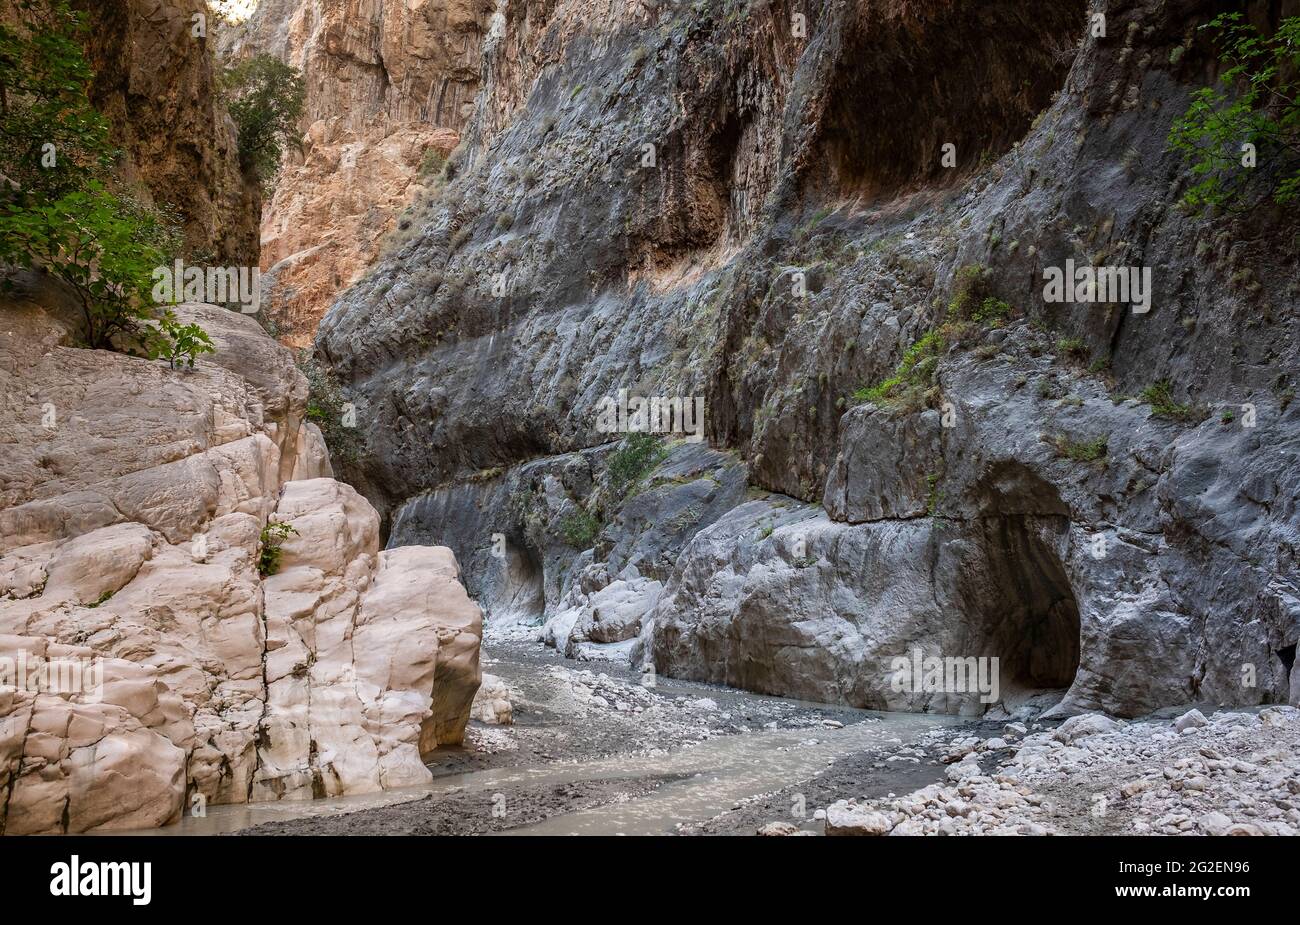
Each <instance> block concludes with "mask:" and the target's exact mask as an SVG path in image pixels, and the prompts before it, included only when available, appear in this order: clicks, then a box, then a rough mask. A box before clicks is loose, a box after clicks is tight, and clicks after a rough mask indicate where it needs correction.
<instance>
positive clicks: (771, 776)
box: [139, 645, 959, 835]
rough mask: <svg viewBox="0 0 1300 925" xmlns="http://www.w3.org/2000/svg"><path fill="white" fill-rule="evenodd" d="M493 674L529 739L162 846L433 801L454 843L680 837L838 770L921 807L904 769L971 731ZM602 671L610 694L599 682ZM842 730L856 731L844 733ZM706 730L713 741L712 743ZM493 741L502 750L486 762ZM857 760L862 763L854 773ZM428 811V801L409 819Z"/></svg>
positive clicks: (381, 819)
mask: <svg viewBox="0 0 1300 925" xmlns="http://www.w3.org/2000/svg"><path fill="white" fill-rule="evenodd" d="M485 661H486V662H487V663H488V666H487V670H489V671H491V672H493V673H495V674H497V675H499V676H501V677H503V678H505V679H506V680H507V682H508V683H509V684H510V686H511V689H512V692H513V696H514V697H515V725H513V726H508V727H479V726H478V725H477V724H474V727H472V728H471V730H470V736H469V740H470V745H469V747H467V748H465V749H460V750H457V749H451V750H445V751H446V752H447V753H446V754H443V753H441V752H440V754H439V756H438V757H437V758H436V759H435V764H434V766H433V768H432V769H433V771H434V774H435V775H437V776H435V778H434V780H433V781H432V782H431V783H430V784H428V785H425V786H421V787H415V788H408V789H404V790H394V791H388V792H385V793H379V794H368V795H363V796H353V797H344V798H335V799H324V800H308V801H281V802H278V803H256V804H251V805H247V804H244V805H227V806H209V807H207V812H206V815H205V816H204V817H202V818H196V817H193V816H191V815H189V814H188V813H187V815H186V817H185V818H184V819H183V821H181V822H180V823H179V824H177V825H174V826H169V827H167V828H166V829H162V830H153V831H157V832H161V833H165V834H169V835H213V834H221V833H226V832H234V831H238V830H241V829H247V828H250V827H253V826H258V825H262V824H265V823H276V824H278V825H275V826H273V827H272V831H281V832H294V833H298V832H301V833H317V832H319V833H322V834H323V833H331V834H332V833H340V834H343V833H348V832H350V831H353V830H355V829H356V828H358V827H359V826H360V825H361V824H363V823H364V822H365V821H366V820H370V821H371V823H372V827H371V828H369V829H367V830H368V831H374V830H375V829H376V828H378V830H379V831H383V832H389V831H403V830H409V827H410V824H412V821H413V820H416V819H418V818H421V816H420V814H421V813H422V812H427V810H428V805H429V804H428V798H430V797H431V798H432V799H433V801H435V803H436V804H437V805H438V806H439V807H440V812H441V813H442V816H443V817H444V820H446V819H448V818H449V819H450V820H451V821H450V822H449V823H448V822H444V826H443V828H441V829H440V830H439V831H444V832H445V831H448V829H450V831H451V832H461V831H463V832H486V831H501V830H506V831H508V832H510V833H511V834H530V835H531V834H536V835H556V834H592V835H610V834H625V835H641V834H667V833H671V832H673V831H675V830H676V827H677V825H678V824H679V823H700V822H703V821H705V820H708V819H711V818H713V817H714V816H716V815H718V814H719V813H723V812H726V811H728V810H730V809H732V807H734V806H735V805H736V804H737V803H740V802H741V801H744V800H747V799H749V798H752V797H756V796H759V795H760V794H771V793H772V792H773V791H778V790H783V789H784V790H787V791H788V790H789V789H790V788H795V789H796V790H802V787H801V782H805V781H810V779H812V778H814V776H818V775H819V774H821V772H825V771H827V768H828V766H830V765H832V764H833V763H837V762H841V763H840V764H839V768H841V769H846V768H848V767H850V766H852V767H854V769H855V770H854V771H853V773H843V771H841V774H840V776H841V779H842V780H841V783H842V784H843V785H844V786H846V787H849V788H851V789H850V792H849V793H848V794H846V795H857V794H861V793H862V792H863V791H864V790H865V789H871V790H875V791H880V792H882V793H883V792H885V791H886V790H890V789H897V790H898V791H899V792H906V791H908V790H910V789H913V788H914V787H915V786H919V785H920V784H918V783H917V780H916V776H917V772H918V770H919V769H918V768H917V766H916V765H915V763H912V762H911V760H910V759H908V760H904V761H895V762H889V761H887V759H888V757H889V756H890V755H891V754H893V753H894V752H896V751H898V750H900V749H905V748H906V747H907V746H909V745H911V744H912V743H914V742H916V741H917V739H918V738H919V737H923V736H924V735H925V734H926V733H929V732H930V731H932V730H935V729H938V728H940V727H952V726H956V725H958V724H959V721H958V720H956V719H955V718H950V717H936V716H922V715H915V714H900V713H874V712H868V711H861V710H850V709H846V708H843V707H829V706H826V705H824V704H808V703H803V702H800V701H793V700H783V699H781V698H773V697H764V696H761V695H757V694H752V693H747V692H743V691H735V690H729V689H726V688H718V687H714V686H709V685H700V684H695V683H693V682H684V681H675V680H672V679H662V681H661V684H660V686H659V687H658V688H657V689H656V691H655V693H654V698H653V699H652V700H648V701H647V700H643V701H641V702H642V703H643V704H645V707H646V709H647V712H646V713H645V714H644V715H643V716H633V715H630V714H628V713H623V714H618V713H616V712H614V710H613V708H612V707H611V708H610V709H608V710H603V709H602V710H593V708H592V707H591V705H590V702H589V701H587V702H583V701H581V700H575V699H574V694H573V687H572V685H573V683H574V682H577V683H580V684H581V683H586V684H592V683H595V684H598V685H604V688H603V689H604V692H605V693H606V694H608V695H609V697H610V699H617V698H618V697H620V696H624V695H626V694H627V692H629V691H631V690H632V688H633V687H634V686H635V685H637V684H638V679H637V676H635V675H633V674H632V673H631V672H628V671H624V670H620V669H617V668H614V667H612V666H604V665H601V666H593V665H591V664H589V663H575V662H571V661H568V660H566V659H563V658H560V657H558V656H556V655H555V654H554V653H553V652H550V651H549V650H539V649H538V648H537V647H535V646H532V645H528V646H515V645H496V646H493V647H492V652H491V655H490V656H488V657H486V658H485ZM592 672H595V673H599V674H600V677H601V678H602V679H604V680H603V681H593V680H592V678H591V673H592ZM606 672H607V673H608V675H607V674H605V673H606ZM610 685H613V688H612V690H611V688H610ZM620 685H622V686H620ZM701 697H708V698H709V700H710V701H712V702H716V704H717V706H716V707H713V708H711V710H710V711H707V712H704V713H700V712H698V711H692V710H691V709H689V703H690V702H692V701H694V700H696V699H697V698H701ZM728 718H729V719H728ZM828 723H829V724H830V725H827V724H828ZM840 723H842V724H843V726H842V728H833V727H834V725H837V724H840ZM706 728H707V729H710V730H711V733H710V735H711V737H704V738H703V739H702V740H697V739H696V736H697V735H698V733H699V730H702V729H706ZM476 736H478V737H479V739H478V742H479V747H478V749H477V750H476V748H475V745H474V742H475V739H476ZM484 742H488V743H492V742H495V743H496V747H487V748H486V750H484V748H485V746H484V745H483V743H484ZM503 743H504V744H503ZM866 754H870V755H871V759H870V764H866V765H862V770H864V771H865V772H866V773H858V765H856V764H854V762H862V760H863V756H864V755H866ZM850 756H852V758H853V761H850V762H844V759H846V758H850ZM828 773H829V772H828ZM590 782H601V783H600V785H599V790H600V792H601V793H602V794H604V796H603V797H601V799H600V800H599V801H598V802H597V804H596V805H589V806H588V805H576V804H573V805H566V804H564V803H563V802H562V801H560V802H558V803H556V804H555V805H554V806H550V805H549V804H548V808H547V809H546V810H545V812H540V811H538V812H533V813H529V812H516V810H517V809H518V808H519V807H521V806H525V805H526V804H527V803H528V802H529V801H532V804H533V805H532V808H533V809H534V810H536V809H537V800H538V794H543V795H544V796H543V798H544V799H545V798H546V797H545V795H547V794H550V793H552V792H553V788H564V787H565V786H566V785H570V784H579V783H582V784H584V788H588V789H589V784H590ZM647 782H648V783H649V786H647ZM821 782H822V786H821V787H819V788H814V789H815V790H816V791H817V792H818V795H819V796H818V798H813V797H812V796H811V794H810V801H809V808H808V812H809V813H811V812H812V810H813V809H814V808H815V807H817V806H820V805H825V801H826V800H829V799H830V795H833V793H834V792H832V794H828V792H827V787H826V786H825V785H826V783H827V781H826V778H825V777H824V776H823V777H821ZM926 782H928V781H926ZM835 792H837V791H835ZM785 798H786V795H782V797H781V799H783V800H784V799H785ZM416 801H423V802H422V803H421V805H420V806H418V807H417V806H415V805H412V806H410V807H406V808H404V807H403V804H407V803H410V804H415V803H416ZM497 804H499V805H500V807H501V809H502V811H503V818H501V819H500V820H497V819H493V820H492V823H491V825H490V826H488V827H485V826H484V824H483V823H484V814H485V813H489V812H493V810H494V808H495V806H496V805H497ZM764 811H766V810H764ZM376 820H378V825H377V826H374V825H373V823H374V822H375V821H376ZM746 825H748V820H747V821H746ZM417 831H418V830H417ZM749 831H751V832H752V831H753V828H749ZM139 834H151V832H142V833H139Z"/></svg>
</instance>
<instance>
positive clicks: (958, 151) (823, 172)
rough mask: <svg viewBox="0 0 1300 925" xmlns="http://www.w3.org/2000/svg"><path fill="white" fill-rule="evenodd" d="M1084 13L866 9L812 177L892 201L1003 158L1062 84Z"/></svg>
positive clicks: (1045, 8)
mask: <svg viewBox="0 0 1300 925" xmlns="http://www.w3.org/2000/svg"><path fill="white" fill-rule="evenodd" d="M1085 12H1086V4H1085V3H1084V2H1083V0H1047V2H1043V3H1034V4H1025V3H1016V2H1011V0H995V2H985V3H936V4H922V5H915V4H914V5H911V6H908V5H906V4H902V5H893V4H883V3H875V4H866V3H864V4H860V5H859V6H858V7H857V12H856V16H855V17H854V18H853V20H852V21H851V23H850V26H849V28H848V29H847V30H846V32H845V36H844V42H843V46H842V48H841V49H840V55H839V62H840V63H839V65H838V67H839V69H840V73H839V74H838V75H837V78H836V80H835V81H834V83H833V84H832V86H833V88H834V89H833V94H832V96H831V97H830V99H829V100H828V103H827V107H826V112H825V119H824V129H823V141H824V144H823V145H822V146H821V148H822V150H823V151H824V156H823V162H822V164H821V166H822V168H823V169H820V170H813V171H811V172H810V174H809V179H810V181H811V182H812V184H813V185H815V186H817V185H822V184H827V183H829V184H830V186H831V187H833V188H834V189H835V191H836V192H838V193H839V194H842V195H843V194H847V195H862V196H865V197H867V198H876V197H887V196H890V195H894V194H896V193H898V192H901V191H903V190H905V189H907V188H909V187H912V186H914V185H919V184H922V183H933V182H936V181H941V182H947V181H949V180H951V179H955V178H956V177H957V176H959V175H960V174H962V173H964V172H965V171H966V170H968V169H971V168H974V167H976V166H978V165H980V164H982V163H985V162H987V160H988V159H989V158H995V157H998V156H1000V155H1002V154H1003V153H1005V152H1006V151H1008V150H1009V149H1010V148H1011V146H1012V145H1013V144H1015V143H1016V142H1017V141H1018V140H1020V139H1021V138H1023V137H1024V135H1025V133H1026V131H1028V129H1029V127H1030V125H1031V123H1032V122H1033V120H1034V118H1035V116H1036V115H1037V114H1038V113H1039V112H1041V111H1042V110H1043V109H1044V108H1045V107H1047V105H1048V104H1049V103H1050V102H1051V100H1052V96H1053V94H1054V93H1056V92H1057V91H1058V90H1060V88H1061V86H1062V84H1063V83H1064V82H1065V77H1066V74H1067V73H1068V72H1069V69H1070V64H1071V61H1072V60H1073V57H1074V54H1075V53H1076V51H1077V43H1078V40H1079V38H1080V36H1081V35H1082V33H1083V30H1084V25H1085V22H1086V16H1085ZM947 145H950V146H951V147H950V148H945V146H947ZM945 154H946V155H948V158H949V160H948V161H947V162H945V161H944V155H945ZM953 168H955V169H953Z"/></svg>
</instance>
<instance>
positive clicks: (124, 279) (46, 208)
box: [0, 0, 180, 355]
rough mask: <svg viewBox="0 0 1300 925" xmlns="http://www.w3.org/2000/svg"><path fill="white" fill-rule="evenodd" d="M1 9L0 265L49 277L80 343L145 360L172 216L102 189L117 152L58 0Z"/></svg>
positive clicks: (170, 243) (112, 186)
mask: <svg viewBox="0 0 1300 925" xmlns="http://www.w3.org/2000/svg"><path fill="white" fill-rule="evenodd" d="M10 9H11V11H12V15H11V17H10V18H9V19H8V20H7V21H6V22H5V23H4V24H3V25H0V141H3V145H0V172H3V174H4V178H5V179H4V182H3V184H2V185H0V260H2V261H4V262H5V263H6V264H8V265H10V266H11V267H18V268H41V269H44V270H46V271H48V272H50V273H52V274H53V275H55V276H56V277H58V278H59V279H61V280H62V281H63V282H64V283H65V284H66V285H67V286H68V287H69V288H70V289H71V290H72V292H73V293H74V295H75V296H76V298H77V300H78V302H79V304H80V306H81V309H82V312H83V315H84V320H85V325H86V331H85V334H86V342H87V345H88V346H90V347H102V348H113V347H121V348H126V349H137V350H142V351H144V352H146V353H148V354H149V355H155V353H156V350H157V348H158V346H159V345H160V338H162V337H163V334H162V333H161V332H160V330H159V329H158V328H157V327H155V326H154V325H152V324H146V323H145V322H147V321H150V320H151V319H152V318H153V313H152V311H151V309H150V303H149V298H150V289H151V280H152V272H153V269H154V268H155V267H157V266H160V265H162V264H164V263H166V262H167V261H166V255H167V254H168V253H172V252H174V250H175V249H176V248H177V247H178V246H179V240H180V236H179V233H178V231H177V228H176V226H175V219H174V217H173V216H171V215H169V214H168V213H166V212H165V211H163V210H161V209H158V208H155V207H151V206H146V205H144V204H143V203H141V202H140V201H138V200H137V199H136V198H135V197H133V196H131V195H130V194H128V193H127V192H125V191H123V190H122V189H120V185H118V184H116V183H115V182H114V179H113V175H112V171H111V168H112V164H113V161H114V158H115V156H116V153H117V152H116V151H115V150H114V149H113V146H112V144H111V143H110V141H109V134H108V124H107V122H106V121H105V120H104V118H103V116H102V115H101V114H100V113H99V112H97V111H96V110H95V108H94V107H93V106H92V105H91V103H90V98H89V95H88V91H89V87H90V83H91V80H92V78H93V77H94V74H93V72H92V71H91V68H90V65H89V64H88V63H87V61H86V58H85V54H84V52H83V50H82V45H81V42H82V40H83V39H84V37H85V30H86V26H85V19H84V16H83V14H81V13H78V12H74V11H73V10H72V9H71V8H70V6H69V4H68V2H67V0H17V2H14V3H12V4H11V7H10ZM4 282H5V285H6V286H7V285H9V283H10V280H8V279H6V280H5V281H4Z"/></svg>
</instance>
